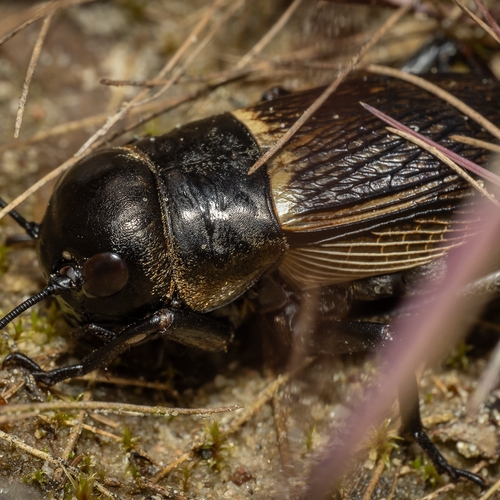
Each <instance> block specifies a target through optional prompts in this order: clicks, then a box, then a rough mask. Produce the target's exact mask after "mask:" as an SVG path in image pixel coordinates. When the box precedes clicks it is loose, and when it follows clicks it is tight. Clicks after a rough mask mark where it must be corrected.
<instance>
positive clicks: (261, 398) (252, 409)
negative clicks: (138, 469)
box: [152, 358, 313, 483]
mask: <svg viewBox="0 0 500 500" xmlns="http://www.w3.org/2000/svg"><path fill="white" fill-rule="evenodd" d="M312 360H313V358H308V359H306V360H305V361H304V362H303V363H302V364H301V365H299V366H298V367H297V368H296V369H295V370H294V371H292V372H289V373H285V374H283V375H279V376H278V377H277V378H276V380H274V381H273V382H271V383H270V384H269V385H268V386H267V387H266V388H265V389H264V390H263V391H261V392H260V394H258V395H257V397H256V398H255V399H254V400H253V401H252V403H251V404H250V405H248V406H247V407H246V408H244V409H243V411H242V412H240V414H239V416H237V417H236V418H235V419H234V420H233V422H231V425H230V426H229V427H228V428H227V429H226V430H225V431H223V432H221V434H220V439H224V438H225V437H227V436H229V435H231V434H233V433H234V432H236V431H237V430H238V429H239V428H240V427H241V426H242V425H244V424H245V423H246V422H248V420H250V418H252V417H253V416H254V415H255V413H256V412H257V411H258V410H260V409H261V408H262V406H264V405H265V404H266V403H267V402H268V401H270V400H271V399H273V398H274V396H275V394H276V393H277V391H278V390H279V389H280V387H282V386H283V385H284V384H286V383H288V381H289V380H290V379H292V378H293V377H295V376H296V375H297V374H298V373H299V372H300V371H302V370H303V369H304V368H306V367H307V366H308V365H309V364H310V363H311V362H312ZM198 446H199V444H198V443H196V444H195V445H194V446H193V447H192V449H191V450H190V451H189V452H187V453H185V454H183V455H182V456H180V457H178V458H175V459H174V460H172V461H171V462H170V463H169V464H167V466H166V467H165V468H164V469H162V470H161V471H160V472H158V474H156V475H155V476H154V477H153V478H152V481H153V482H155V483H156V482H158V481H159V480H160V479H162V478H164V477H165V476H166V475H167V474H169V473H170V472H171V471H172V469H174V468H175V467H177V466H179V465H180V464H181V463H183V462H185V461H186V460H189V459H190V458H191V457H192V456H193V454H194V451H195V449H196V448H198Z"/></svg>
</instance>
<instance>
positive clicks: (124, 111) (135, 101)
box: [0, 0, 221, 215]
mask: <svg viewBox="0 0 500 500" xmlns="http://www.w3.org/2000/svg"><path fill="white" fill-rule="evenodd" d="M220 2H221V0H214V1H213V2H212V4H211V6H210V7H209V9H208V10H207V12H206V13H205V14H204V16H203V17H202V19H201V20H200V21H199V22H198V24H197V25H196V26H195V28H194V29H193V31H192V32H191V33H190V34H189V36H188V37H187V38H186V40H185V41H184V43H183V44H182V45H181V47H180V48H179V49H178V50H177V51H176V53H175V54H174V56H173V57H172V58H171V59H170V60H169V62H168V63H167V64H166V65H165V66H164V67H163V68H162V69H161V70H160V71H159V73H158V74H157V75H156V77H155V78H163V77H164V76H165V75H166V74H167V73H169V72H170V71H171V70H172V69H173V68H174V67H175V65H176V64H177V62H178V61H179V60H180V58H181V57H182V55H183V54H184V52H185V51H186V50H187V49H188V47H190V46H191V45H192V44H194V43H196V41H197V40H198V37H199V35H200V33H201V31H202V30H203V29H204V28H205V26H206V25H207V24H208V23H209V21H210V19H211V18H212V16H213V14H214V12H215V9H216V8H217V7H218V5H219V3H220ZM148 92H149V89H145V90H143V91H142V92H140V93H139V94H137V95H136V96H135V97H133V98H132V99H131V100H130V101H129V102H128V103H127V104H125V105H124V106H123V107H122V108H121V109H120V110H119V111H118V112H117V113H115V114H114V115H113V116H111V117H109V118H108V120H107V121H106V123H105V124H104V125H103V126H102V127H101V128H100V129H99V130H98V131H97V132H96V133H95V134H94V135H93V136H92V137H90V139H88V140H87V141H86V142H85V143H84V144H83V146H82V147H81V148H80V149H79V150H78V151H77V152H76V155H75V156H76V157H78V158H79V157H80V156H82V155H83V154H84V153H85V152H86V151H87V150H88V149H89V148H90V147H91V146H92V145H93V144H95V142H96V141H97V140H98V139H100V138H102V137H104V135H106V133H107V132H108V131H109V129H110V128H111V127H112V126H113V125H114V124H115V123H117V122H118V121H119V120H121V119H123V118H124V117H125V116H127V115H128V113H129V112H130V110H131V109H132V107H133V106H137V105H139V104H144V101H143V99H144V98H145V97H146V96H147V95H148ZM158 95H159V92H158V93H157V94H156V95H155V96H153V97H156V96H158ZM150 100H151V99H149V101H150ZM0 215H1V213H0Z"/></svg>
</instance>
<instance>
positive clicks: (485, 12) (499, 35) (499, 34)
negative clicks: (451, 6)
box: [475, 0, 500, 41]
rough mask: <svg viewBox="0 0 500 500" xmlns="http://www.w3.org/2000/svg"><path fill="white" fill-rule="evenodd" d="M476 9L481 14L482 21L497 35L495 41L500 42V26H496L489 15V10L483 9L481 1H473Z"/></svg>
mask: <svg viewBox="0 0 500 500" xmlns="http://www.w3.org/2000/svg"><path fill="white" fill-rule="evenodd" d="M475 1H476V5H477V7H478V9H479V10H480V11H481V12H482V13H483V16H484V19H485V20H486V22H487V23H488V26H489V27H490V28H491V29H492V30H493V31H494V32H495V34H496V35H497V38H496V40H497V41H498V40H500V26H498V24H497V22H496V21H495V19H494V18H493V16H492V15H491V14H490V12H489V10H488V9H487V8H486V7H485V5H484V3H483V0H475Z"/></svg>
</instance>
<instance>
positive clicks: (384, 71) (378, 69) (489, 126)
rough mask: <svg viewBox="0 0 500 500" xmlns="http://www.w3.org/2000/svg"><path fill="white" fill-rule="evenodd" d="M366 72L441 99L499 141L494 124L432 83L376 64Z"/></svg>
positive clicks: (499, 131) (498, 130)
mask: <svg viewBox="0 0 500 500" xmlns="http://www.w3.org/2000/svg"><path fill="white" fill-rule="evenodd" d="M366 70H367V71H369V72H370V73H375V74H378V75H386V76H393V77H394V78H399V79H400V80H404V81H406V82H409V83H413V84H414V85H417V86H418V87H420V88H422V89H424V90H427V92H430V93H432V94H434V95H435V96H437V97H439V98H440V99H443V101H446V102H447V103H448V104H451V105H452V106H453V107H455V108H457V109H458V110H459V111H460V112H461V113H463V114H464V115H466V116H468V117H469V118H471V119H473V120H474V121H475V122H477V123H478V124H479V125H481V127H484V128H485V129H486V130H487V131H488V132H489V133H490V134H491V135H493V136H494V137H496V138H497V139H500V128H498V127H497V126H496V125H495V124H494V123H492V122H490V121H489V120H487V119H486V118H485V117H484V116H483V115H481V113H478V112H477V111H475V110H474V109H472V108H471V107H470V106H468V105H467V104H465V103H464V102H463V101H461V100H460V99H457V98H456V97H455V96H454V95H452V94H450V93H449V92H447V91H446V90H444V89H442V88H441V87H438V86H437V85H434V84H433V83H431V82H429V81H427V80H425V79H424V78H421V77H419V76H416V75H412V74H410V73H405V72H404V71H401V70H398V69H395V68H388V67H387V66H380V65H378V64H370V65H369V66H367V68H366Z"/></svg>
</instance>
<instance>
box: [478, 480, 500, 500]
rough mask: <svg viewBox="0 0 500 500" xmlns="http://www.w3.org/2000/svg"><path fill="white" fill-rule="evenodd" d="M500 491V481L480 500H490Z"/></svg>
mask: <svg viewBox="0 0 500 500" xmlns="http://www.w3.org/2000/svg"><path fill="white" fill-rule="evenodd" d="M499 490H500V480H498V481H497V482H496V483H495V484H494V485H493V486H492V487H491V488H490V489H489V490H488V491H487V492H486V493H485V494H484V495H482V496H481V497H480V498H479V499H478V500H488V499H489V498H491V497H492V496H493V495H494V494H495V493H497V492H498V491H499Z"/></svg>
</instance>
